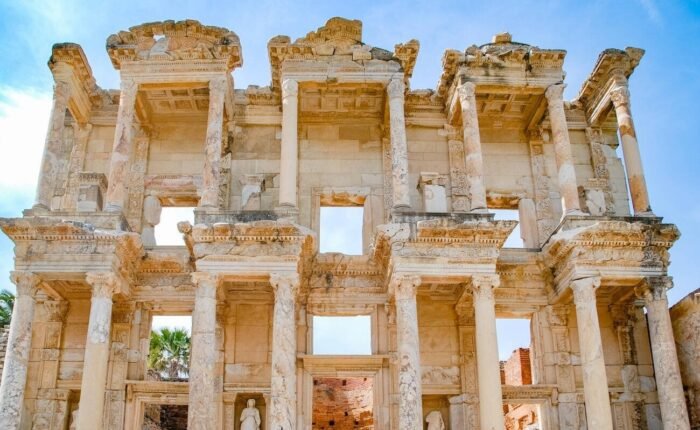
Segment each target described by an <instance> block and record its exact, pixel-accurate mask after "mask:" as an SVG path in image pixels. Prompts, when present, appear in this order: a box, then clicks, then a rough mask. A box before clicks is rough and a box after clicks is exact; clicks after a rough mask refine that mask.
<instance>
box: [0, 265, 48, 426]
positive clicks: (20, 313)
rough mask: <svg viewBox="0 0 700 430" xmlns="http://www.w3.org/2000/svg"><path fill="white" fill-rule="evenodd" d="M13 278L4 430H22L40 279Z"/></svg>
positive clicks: (0, 409) (2, 400)
mask: <svg viewBox="0 0 700 430" xmlns="http://www.w3.org/2000/svg"><path fill="white" fill-rule="evenodd" d="M10 278H11V279H12V282H14V284H15V286H16V287H17V297H16V298H15V305H14V309H13V310H12V321H11V322H10V333H9V335H8V339H7V349H6V352H5V367H4V368H3V369H2V384H1V385H0V428H3V429H8V430H17V429H19V428H20V420H21V418H22V406H23V405H24V389H25V386H26V385H27V366H28V365H29V349H30V347H31V344H32V321H33V320H34V294H35V293H36V290H37V288H38V285H39V281H40V280H39V277H38V276H36V275H34V274H33V273H30V272H12V274H11V276H10Z"/></svg>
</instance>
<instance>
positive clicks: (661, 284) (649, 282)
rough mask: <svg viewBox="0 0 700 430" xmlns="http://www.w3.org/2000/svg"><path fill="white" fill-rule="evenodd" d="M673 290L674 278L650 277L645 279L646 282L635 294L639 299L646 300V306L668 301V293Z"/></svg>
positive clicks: (636, 289)
mask: <svg viewBox="0 0 700 430" xmlns="http://www.w3.org/2000/svg"><path fill="white" fill-rule="evenodd" d="M671 288H673V278H672V277H670V276H650V277H647V278H644V282H642V284H641V285H640V286H638V287H637V288H635V290H634V292H635V293H636V295H637V297H639V298H641V299H643V300H644V302H645V303H646V304H650V303H652V302H656V301H660V300H667V298H666V292H667V291H668V290H670V289H671Z"/></svg>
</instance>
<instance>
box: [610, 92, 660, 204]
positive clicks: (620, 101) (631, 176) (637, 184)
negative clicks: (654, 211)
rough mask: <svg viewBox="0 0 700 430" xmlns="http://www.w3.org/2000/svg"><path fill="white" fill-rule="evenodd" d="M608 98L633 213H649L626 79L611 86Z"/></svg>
mask: <svg viewBox="0 0 700 430" xmlns="http://www.w3.org/2000/svg"><path fill="white" fill-rule="evenodd" d="M610 98H611V99H612V102H613V106H615V115H616V116H617V124H618V126H619V128H620V139H621V140H622V154H623V156H624V157H625V170H626V171H627V182H628V184H629V187H630V195H631V197H632V207H633V208H634V214H635V215H639V214H645V213H649V212H651V205H650V203H649V192H648V191H647V182H646V179H645V178H644V169H643V168H642V157H641V154H640V152H639V143H638V142H637V133H636V131H635V129H634V121H632V111H631V109H630V96H629V89H628V88H627V80H626V79H625V81H624V83H621V84H619V85H616V86H615V87H613V89H612V90H611V92H610Z"/></svg>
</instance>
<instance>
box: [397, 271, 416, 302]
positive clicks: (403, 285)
mask: <svg viewBox="0 0 700 430" xmlns="http://www.w3.org/2000/svg"><path fill="white" fill-rule="evenodd" d="M390 282H391V283H390V285H389V287H390V290H391V291H393V292H394V298H395V299H396V300H406V299H411V298H415V297H416V292H417V290H418V287H419V286H420V284H421V278H420V276H418V275H395V276H393V277H392V278H391V281H390Z"/></svg>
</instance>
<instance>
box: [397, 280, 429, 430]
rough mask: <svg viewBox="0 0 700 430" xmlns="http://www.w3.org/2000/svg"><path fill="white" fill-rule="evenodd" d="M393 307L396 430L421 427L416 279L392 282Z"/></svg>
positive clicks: (417, 283) (418, 283) (421, 409)
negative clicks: (397, 409) (398, 429)
mask: <svg viewBox="0 0 700 430" xmlns="http://www.w3.org/2000/svg"><path fill="white" fill-rule="evenodd" d="M392 283H393V290H394V301H395V304H396V342H397V348H398V353H399V396H400V397H399V428H401V429H422V428H423V394H422V393H423V390H422V387H421V372H420V348H419V344H420V341H419V339H418V307H417V304H416V291H417V289H418V287H419V286H420V284H421V278H420V276H415V275H403V276H399V277H397V278H395V279H393V280H392Z"/></svg>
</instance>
